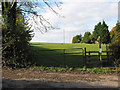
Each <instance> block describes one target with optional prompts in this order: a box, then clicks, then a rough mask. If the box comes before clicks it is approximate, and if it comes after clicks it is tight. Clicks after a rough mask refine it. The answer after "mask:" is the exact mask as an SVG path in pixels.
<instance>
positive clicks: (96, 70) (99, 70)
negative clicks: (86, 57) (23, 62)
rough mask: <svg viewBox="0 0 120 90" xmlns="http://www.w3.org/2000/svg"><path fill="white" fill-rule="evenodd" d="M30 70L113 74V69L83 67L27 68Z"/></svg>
mask: <svg viewBox="0 0 120 90" xmlns="http://www.w3.org/2000/svg"><path fill="white" fill-rule="evenodd" d="M28 68H31V69H37V70H41V71H44V70H47V71H55V72H71V71H84V72H90V73H97V74H100V73H115V72H116V70H115V69H109V68H104V67H95V68H86V67H85V66H84V67H83V68H73V67H46V66H32V67H28Z"/></svg>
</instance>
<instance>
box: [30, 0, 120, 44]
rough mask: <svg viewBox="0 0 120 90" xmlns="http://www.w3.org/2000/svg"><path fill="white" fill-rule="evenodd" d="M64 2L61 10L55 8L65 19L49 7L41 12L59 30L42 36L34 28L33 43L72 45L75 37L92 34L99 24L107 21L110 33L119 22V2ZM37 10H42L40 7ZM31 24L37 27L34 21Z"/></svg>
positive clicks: (109, 0)
mask: <svg viewBox="0 0 120 90" xmlns="http://www.w3.org/2000/svg"><path fill="white" fill-rule="evenodd" d="M62 2H63V4H62V5H61V7H60V8H61V9H60V10H58V8H57V7H56V6H54V7H53V8H54V9H55V10H56V11H57V12H59V13H60V15H61V16H64V17H60V16H58V15H56V14H55V13H53V12H52V11H51V10H50V9H49V8H48V7H44V10H45V12H44V11H43V12H39V14H42V15H43V16H44V17H45V18H46V19H47V20H48V21H49V22H50V23H51V24H52V26H54V27H56V28H59V29H54V30H50V31H48V32H46V33H44V34H41V32H40V31H39V30H37V29H36V28H34V27H32V28H33V29H34V33H35V36H34V37H33V39H32V41H31V42H49V43H63V42H65V43H71V42H72V37H73V36H75V35H79V34H82V36H83V35H84V33H85V32H86V31H89V32H91V33H92V32H93V30H94V26H95V25H96V24H97V23H98V22H102V21H103V20H105V22H106V24H107V25H108V26H109V31H110V30H111V29H112V27H114V26H115V24H116V22H117V20H118V0H114V1H113V0H92V1H88V0H63V1H62ZM37 9H38V11H40V10H41V9H40V7H37ZM36 20H37V21H39V19H36ZM30 22H31V23H32V25H33V26H35V24H34V23H33V22H32V21H30ZM64 32H65V34H64ZM64 38H65V41H64Z"/></svg>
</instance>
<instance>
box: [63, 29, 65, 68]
mask: <svg viewBox="0 0 120 90" xmlns="http://www.w3.org/2000/svg"><path fill="white" fill-rule="evenodd" d="M63 44H65V29H63ZM63 54H64V67H65V65H66V64H65V48H64V49H63Z"/></svg>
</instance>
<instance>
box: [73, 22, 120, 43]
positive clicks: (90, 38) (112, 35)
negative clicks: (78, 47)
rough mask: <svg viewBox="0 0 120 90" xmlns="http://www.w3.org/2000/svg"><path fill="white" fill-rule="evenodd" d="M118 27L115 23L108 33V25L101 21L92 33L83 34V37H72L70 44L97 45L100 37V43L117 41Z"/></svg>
mask: <svg viewBox="0 0 120 90" xmlns="http://www.w3.org/2000/svg"><path fill="white" fill-rule="evenodd" d="M118 27H119V24H118V22H117V23H116V26H115V27H113V29H112V30H111V31H110V32H109V30H108V25H107V24H106V23H105V21H104V20H103V22H102V23H101V22H99V23H98V24H97V25H95V27H94V31H93V32H92V33H90V32H85V34H84V36H83V37H82V35H81V34H80V35H76V36H74V37H73V39H72V43H89V44H90V43H91V44H92V43H98V42H99V36H100V39H101V43H103V44H109V43H111V42H113V41H116V40H118V39H119V35H118V31H119V30H118ZM119 33H120V32H119Z"/></svg>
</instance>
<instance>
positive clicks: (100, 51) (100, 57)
mask: <svg viewBox="0 0 120 90" xmlns="http://www.w3.org/2000/svg"><path fill="white" fill-rule="evenodd" d="M98 38H99V59H100V63H101V64H102V56H101V53H102V50H101V38H100V36H99V37H98Z"/></svg>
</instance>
